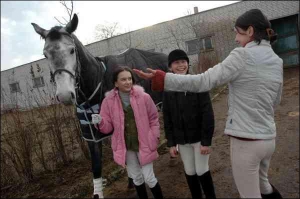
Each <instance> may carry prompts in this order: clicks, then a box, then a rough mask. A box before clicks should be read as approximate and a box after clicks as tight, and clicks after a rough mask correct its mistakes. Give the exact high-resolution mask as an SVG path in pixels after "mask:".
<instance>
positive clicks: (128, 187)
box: [127, 177, 134, 189]
mask: <svg viewBox="0 0 300 199" xmlns="http://www.w3.org/2000/svg"><path fill="white" fill-rule="evenodd" d="M132 188H134V184H133V179H132V178H130V177H128V185H127V189H132Z"/></svg>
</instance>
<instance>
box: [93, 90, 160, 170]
mask: <svg viewBox="0 0 300 199" xmlns="http://www.w3.org/2000/svg"><path fill="white" fill-rule="evenodd" d="M130 104H131V107H132V109H133V112H134V117H135V122H136V127H137V131H138V139H139V158H140V159H139V162H140V164H141V165H142V166H143V165H146V164H148V163H150V162H152V161H153V160H155V159H157V158H158V153H157V146H158V143H159V136H160V128H159V127H160V125H159V120H158V112H157V108H156V106H155V104H154V102H153V100H152V99H151V97H150V95H148V94H147V93H145V92H144V89H143V88H142V87H141V86H138V85H134V86H133V88H132V89H131V91H130ZM100 115H101V118H102V120H101V122H100V124H98V129H99V130H100V131H101V132H102V133H110V132H112V131H113V134H112V137H111V147H112V150H113V156H114V160H115V162H116V163H117V164H119V165H121V166H123V167H125V164H126V144H125V138H124V111H123V107H122V104H121V99H120V96H119V92H118V90H117V89H116V88H115V89H113V90H111V91H109V92H108V93H106V97H105V98H104V100H103V102H102V105H101V111H100Z"/></svg>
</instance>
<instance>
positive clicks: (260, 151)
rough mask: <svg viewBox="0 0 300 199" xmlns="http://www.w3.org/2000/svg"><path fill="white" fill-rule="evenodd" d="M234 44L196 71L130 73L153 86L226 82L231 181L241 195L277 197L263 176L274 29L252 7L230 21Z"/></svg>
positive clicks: (275, 84)
mask: <svg viewBox="0 0 300 199" xmlns="http://www.w3.org/2000/svg"><path fill="white" fill-rule="evenodd" d="M235 32H236V37H235V41H236V42H238V43H239V44H240V45H241V46H242V47H239V48H235V49H234V50H233V51H232V52H231V53H230V54H229V56H228V57H227V58H226V59H225V60H224V61H223V62H222V63H219V64H217V65H215V66H214V67H213V68H210V69H208V70H207V71H206V72H205V73H202V74H199V75H176V74H172V73H164V72H163V71H160V70H151V69H149V71H150V73H144V72H142V71H139V70H135V72H136V73H137V74H138V75H139V76H140V77H142V78H147V79H149V78H152V89H153V90H156V91H161V90H168V91H190V92H205V91H208V90H210V89H212V88H214V87H216V86H219V85H222V84H224V83H228V86H229V99H228V104H229V110H228V118H227V122H226V128H225V134H227V135H229V136H230V155H231V164H232V172H233V177H234V180H235V184H236V186H237V188H238V191H239V194H240V196H241V198H264V199H267V198H272V199H281V198H282V197H281V195H280V193H279V192H278V190H276V188H275V187H274V186H273V185H271V184H270V183H269V181H268V169H269V165H270V160H271V157H272V154H273V153H274V150H275V137H276V126H275V121H274V108H275V106H276V105H278V104H279V102H280V98H281V92H282V82H283V61H282V59H281V58H279V57H278V56H277V55H276V54H275V53H274V51H273V49H272V47H271V45H270V43H272V42H273V41H275V40H276V36H277V35H276V34H275V33H274V31H273V30H272V29H271V24H270V22H269V21H268V19H267V18H266V17H265V15H264V14H263V13H262V12H261V11H260V10H258V9H252V10H249V11H247V12H246V13H244V14H243V15H241V16H240V17H239V18H238V19H237V21H236V23H235Z"/></svg>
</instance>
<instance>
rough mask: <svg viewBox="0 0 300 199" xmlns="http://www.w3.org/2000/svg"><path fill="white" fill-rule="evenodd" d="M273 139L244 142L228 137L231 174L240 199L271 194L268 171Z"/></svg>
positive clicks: (273, 145) (273, 144)
mask: <svg viewBox="0 0 300 199" xmlns="http://www.w3.org/2000/svg"><path fill="white" fill-rule="evenodd" d="M274 151H275V139H271V140H257V141H244V140H239V139H236V138H234V137H230V156H231V165H232V173H233V178H234V181H235V184H236V186H237V189H238V191H239V194H240V196H241V198H261V193H262V194H270V193H272V191H273V190H272V187H271V185H270V183H269V180H268V170H269V165H270V160H271V157H272V154H273V153H274Z"/></svg>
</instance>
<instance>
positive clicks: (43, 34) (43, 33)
mask: <svg viewBox="0 0 300 199" xmlns="http://www.w3.org/2000/svg"><path fill="white" fill-rule="evenodd" d="M31 25H32V26H33V28H34V30H35V32H36V33H37V34H39V35H41V37H42V38H43V39H45V38H46V35H47V34H48V32H49V31H47V30H45V29H44V28H41V27H40V26H39V25H37V24H35V23H31Z"/></svg>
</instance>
